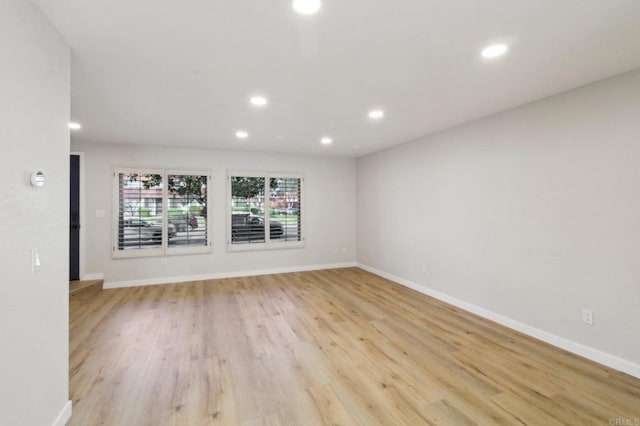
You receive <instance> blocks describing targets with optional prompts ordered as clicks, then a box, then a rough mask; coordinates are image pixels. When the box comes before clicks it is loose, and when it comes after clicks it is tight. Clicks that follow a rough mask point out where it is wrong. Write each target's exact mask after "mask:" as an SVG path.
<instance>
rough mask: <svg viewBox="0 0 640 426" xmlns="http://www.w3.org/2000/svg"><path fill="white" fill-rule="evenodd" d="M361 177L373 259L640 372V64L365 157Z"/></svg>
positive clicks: (362, 238)
mask: <svg viewBox="0 0 640 426" xmlns="http://www.w3.org/2000/svg"><path fill="white" fill-rule="evenodd" d="M424 119H425V120H428V119H429V117H425V118H424ZM356 187H357V218H358V223H357V243H358V244H357V249H358V261H359V262H360V263H362V264H364V265H368V266H370V267H373V268H375V269H377V270H380V271H383V272H385V273H387V274H391V275H393V276H395V277H398V278H400V279H402V280H406V281H408V282H410V283H413V284H415V285H417V286H422V288H424V289H431V290H435V291H437V292H441V293H444V294H445V295H447V296H450V297H453V298H456V299H458V300H461V301H464V302H467V303H470V304H473V305H475V306H477V307H480V308H481V309H484V310H488V311H491V312H493V313H497V314H499V315H503V316H506V317H508V318H510V319H513V320H516V321H519V322H521V323H524V324H525V325H528V326H532V327H535V328H537V329H540V330H542V331H545V332H548V333H551V334H553V335H556V336H559V337H561V338H563V339H567V340H569V341H571V342H577V343H579V344H581V345H585V346H587V347H589V348H595V349H597V350H599V351H603V352H605V353H607V354H612V355H614V356H616V357H619V358H622V359H624V360H627V361H630V362H631V363H635V365H636V367H634V368H636V370H634V371H636V374H637V372H638V371H640V369H638V368H639V367H638V364H640V340H639V339H640V316H639V315H638V312H639V309H640V72H639V71H636V72H632V73H627V74H624V75H621V76H618V77H616V78H612V79H609V80H606V81H602V82H599V83H596V84H592V85H589V86H585V87H582V88H579V89H577V90H574V91H571V92H567V93H565V94H561V95H559V96H555V97H552V98H548V99H546V100H543V101H540V102H536V103H533V104H529V105H526V106H523V107H520V108H517V109H515V110H510V111H508V112H505V113H502V114H499V115H496V116H492V117H489V118H486V119H482V120H479V121H476V122H473V123H470V124H467V125H464V126H460V127H457V128H454V129H451V130H448V131H445V132H442V133H440V134H436V135H433V136H430V137H426V138H424V139H422V140H419V141H417V142H414V143H409V144H404V145H401V146H398V147H395V148H393V149H390V150H387V151H383V152H378V153H375V154H372V155H369V156H366V157H363V158H359V159H358V161H357V184H356ZM583 308H588V309H591V310H593V311H594V312H595V325H594V326H587V325H585V324H583V323H582V321H581V312H582V309H583Z"/></svg>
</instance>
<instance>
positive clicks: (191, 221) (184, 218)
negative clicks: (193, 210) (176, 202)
mask: <svg viewBox="0 0 640 426" xmlns="http://www.w3.org/2000/svg"><path fill="white" fill-rule="evenodd" d="M169 223H170V224H172V225H174V226H175V228H176V231H178V232H185V231H187V230H188V229H192V230H193V229H196V228H197V227H198V218H197V217H195V216H194V215H192V214H172V215H169Z"/></svg>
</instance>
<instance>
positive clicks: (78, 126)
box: [69, 122, 82, 130]
mask: <svg viewBox="0 0 640 426" xmlns="http://www.w3.org/2000/svg"><path fill="white" fill-rule="evenodd" d="M69 128H70V129H71V130H80V129H82V125H81V124H80V123H74V122H71V123H69Z"/></svg>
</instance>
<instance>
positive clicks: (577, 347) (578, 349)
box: [357, 263, 640, 378]
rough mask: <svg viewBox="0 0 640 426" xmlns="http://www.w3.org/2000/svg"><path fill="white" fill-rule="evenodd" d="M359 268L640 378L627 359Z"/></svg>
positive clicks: (360, 266) (393, 276) (638, 366)
mask: <svg viewBox="0 0 640 426" xmlns="http://www.w3.org/2000/svg"><path fill="white" fill-rule="evenodd" d="M357 266H358V267H359V268H361V269H364V270H365V271H368V272H371V273H372V274H375V275H378V276H381V277H383V278H386V279H388V280H390V281H393V282H395V283H398V284H401V285H403V286H405V287H409V288H411V289H413V290H416V291H419V292H420V293H423V294H426V295H427V296H431V297H433V298H435V299H438V300H441V301H443V302H446V303H448V304H450V305H453V306H456V307H458V308H460V309H464V310H465V311H468V312H471V313H473V314H476V315H478V316H481V317H483V318H486V319H488V320H491V321H493V322H496V323H498V324H501V325H504V326H505V327H508V328H511V329H513V330H516V331H519V332H521V333H524V334H526V335H528V336H531V337H533V338H536V339H538V340H542V341H543V342H546V343H549V344H551V345H553V346H556V347H559V348H561V349H564V350H566V351H568V352H571V353H574V354H576V355H580V356H581V357H583V358H587V359H589V360H591V361H595V362H597V363H600V364H602V365H605V366H607V367H611V368H613V369H616V370H618V371H622V372H624V373H627V374H629V375H631V376H634V377H637V378H640V365H638V364H636V363H633V362H631V361H628V360H626V359H622V358H619V357H617V356H615V355H611V354H608V353H606V352H602V351H600V350H598V349H594V348H591V347H589V346H585V345H583V344H580V343H577V342H574V341H571V340H568V339H565V338H564V337H560V336H557V335H555V334H552V333H549V332H547V331H544V330H540V329H539V328H535V327H532V326H530V325H527V324H524V323H521V322H519V321H516V320H514V319H511V318H508V317H505V316H503V315H500V314H497V313H495V312H492V311H489V310H488V309H484V308H481V307H480V306H476V305H473V304H471V303H468V302H464V301H462V300H459V299H456V298H454V297H451V296H448V295H446V294H444V293H441V292H439V291H436V290H432V289H430V288H428V287H425V286H422V285H418V284H416V283H414V282H411V281H409V280H405V279H404V278H400V277H397V276H395V275H392V274H388V273H386V272H384V271H380V270H378V269H375V268H372V267H371V266H368V265H364V264H362V263H358V264H357Z"/></svg>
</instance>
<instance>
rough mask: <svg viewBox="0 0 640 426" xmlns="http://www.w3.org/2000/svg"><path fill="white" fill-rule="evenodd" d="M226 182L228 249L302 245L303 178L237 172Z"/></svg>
mask: <svg viewBox="0 0 640 426" xmlns="http://www.w3.org/2000/svg"><path fill="white" fill-rule="evenodd" d="M228 180H229V194H230V197H229V205H230V218H229V238H228V245H227V246H228V248H229V249H230V250H255V249H269V248H286V247H300V246H302V245H303V244H304V237H303V226H302V225H303V221H302V207H301V206H302V186H303V182H304V179H303V178H302V176H297V175H283V174H267V173H255V172H254V173H241V172H237V173H231V174H230V175H229V178H228Z"/></svg>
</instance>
